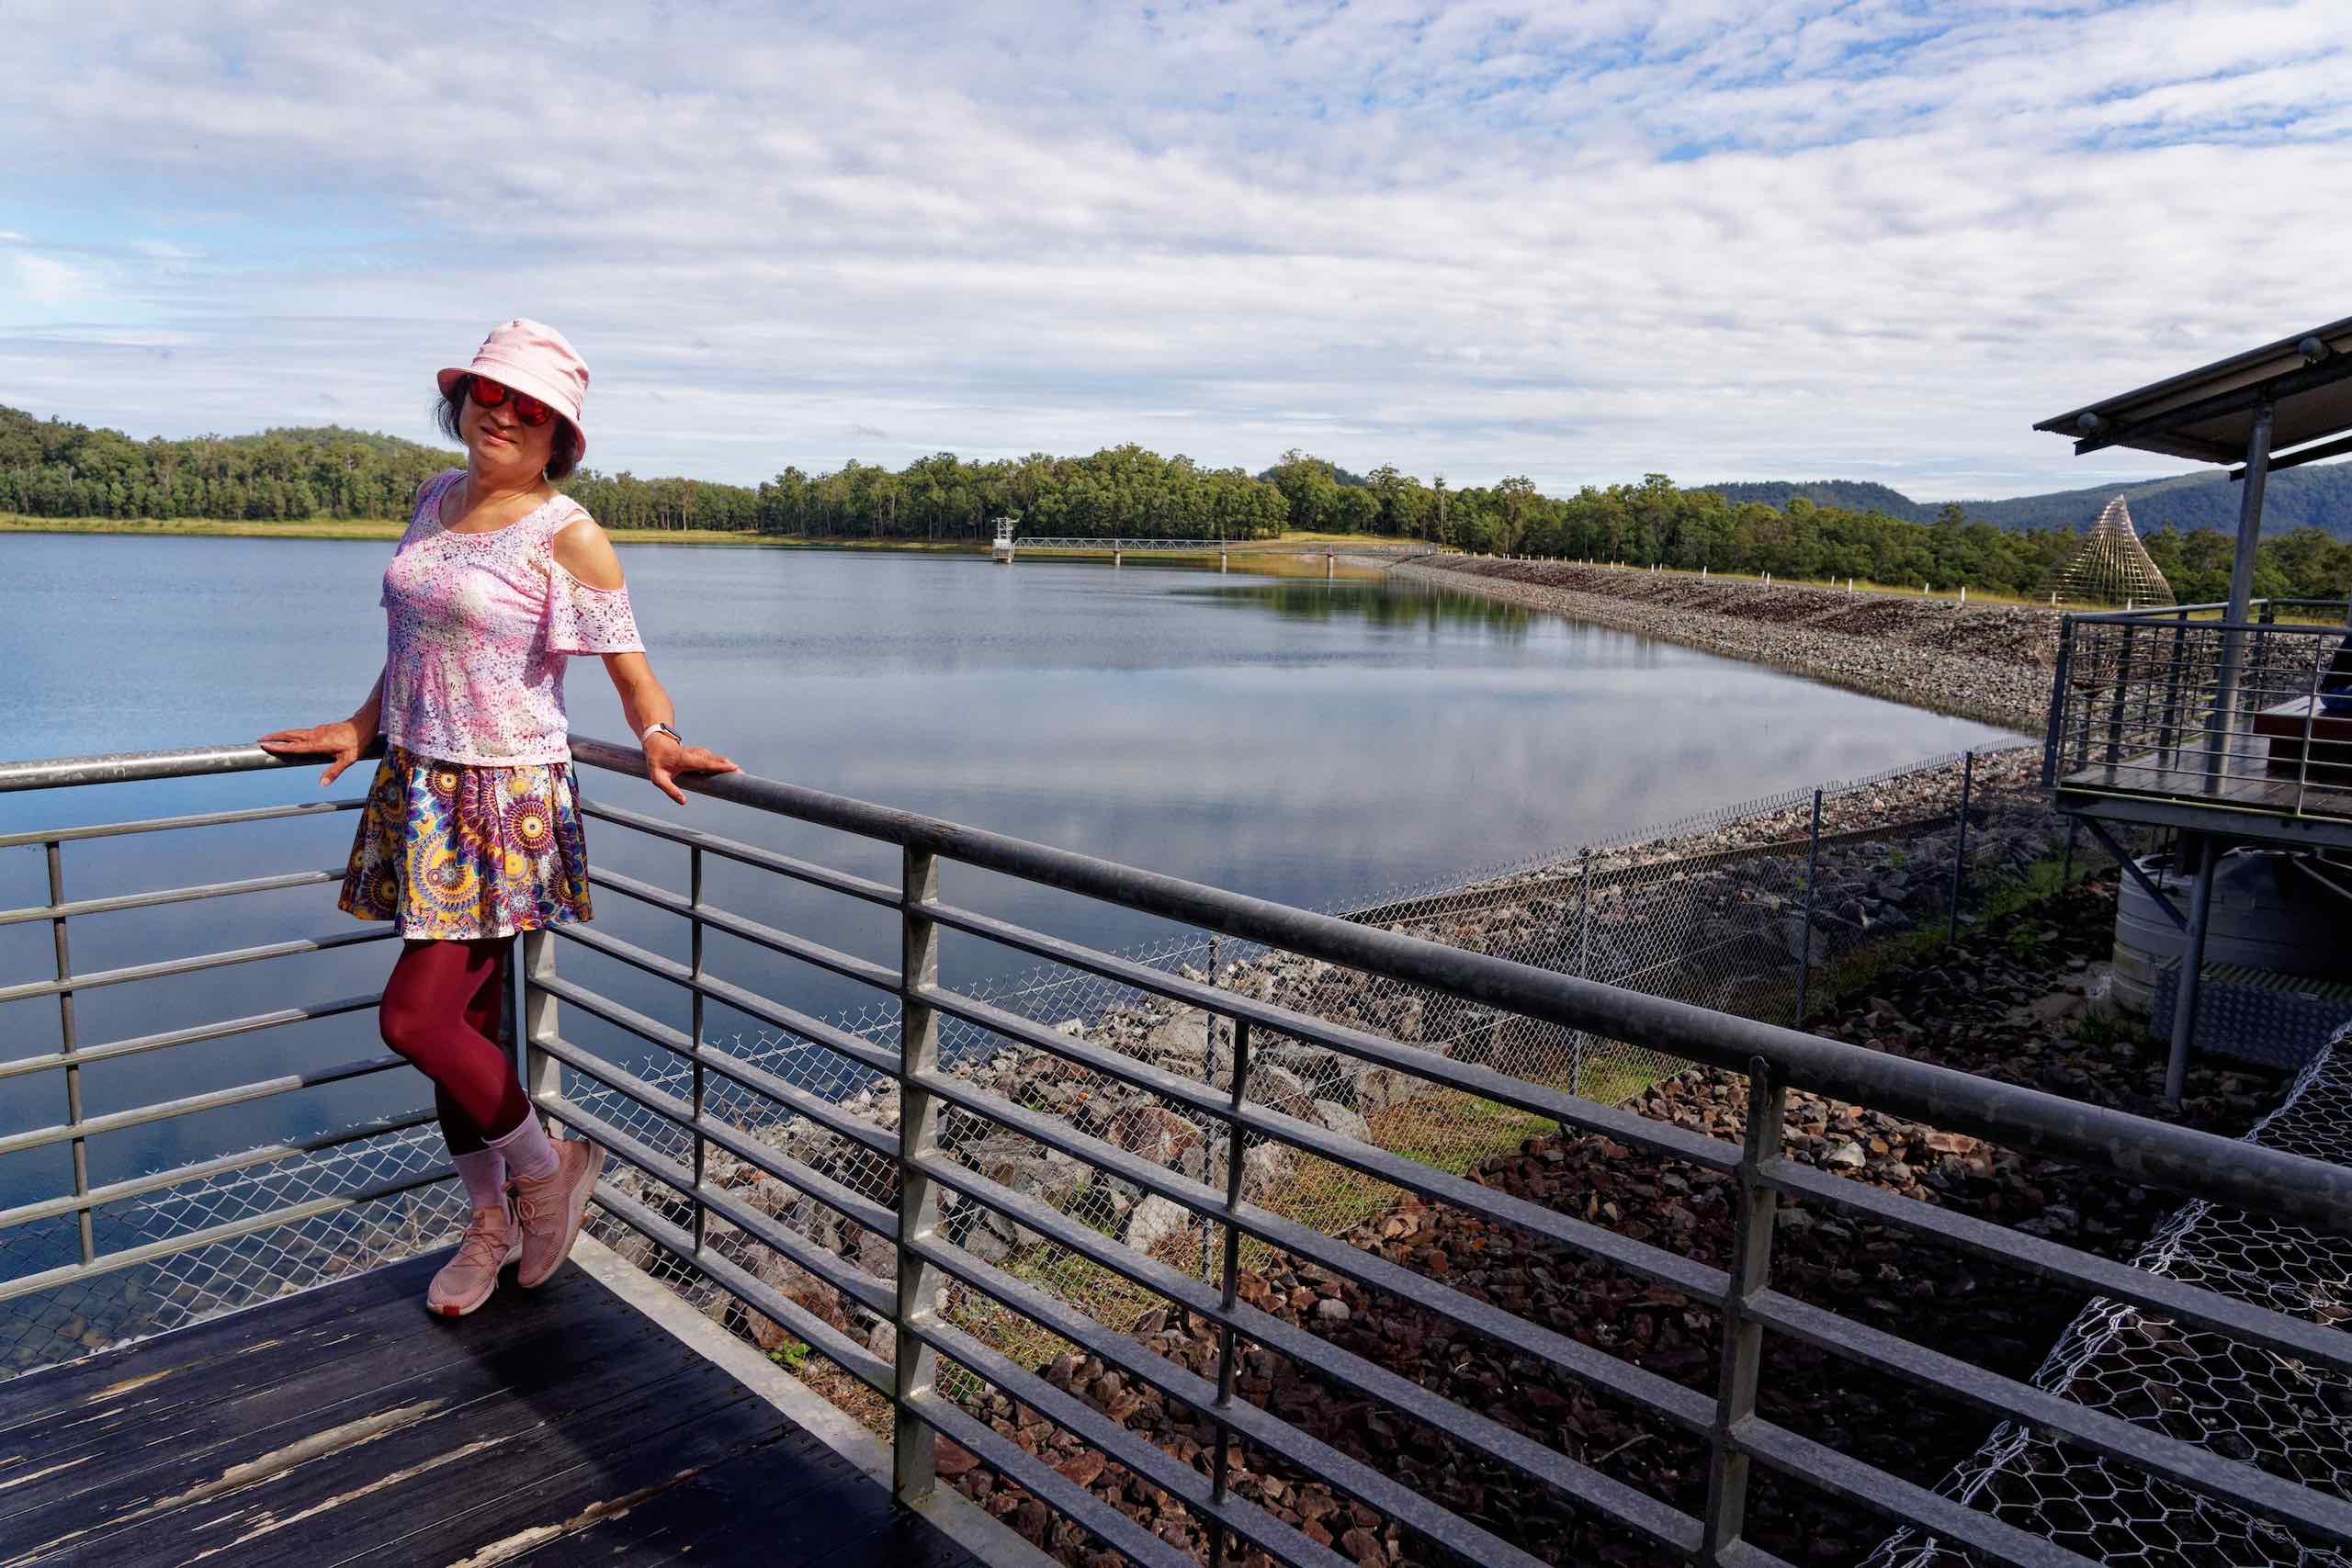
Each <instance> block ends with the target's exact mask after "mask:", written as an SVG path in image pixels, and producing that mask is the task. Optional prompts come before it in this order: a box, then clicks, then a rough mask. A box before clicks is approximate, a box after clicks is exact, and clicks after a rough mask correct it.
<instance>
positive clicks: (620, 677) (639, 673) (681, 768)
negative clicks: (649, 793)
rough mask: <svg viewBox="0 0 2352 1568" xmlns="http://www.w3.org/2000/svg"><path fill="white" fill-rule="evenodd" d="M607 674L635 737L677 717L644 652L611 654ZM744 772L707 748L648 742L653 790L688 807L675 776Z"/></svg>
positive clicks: (659, 738)
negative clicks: (681, 774) (651, 725)
mask: <svg viewBox="0 0 2352 1568" xmlns="http://www.w3.org/2000/svg"><path fill="white" fill-rule="evenodd" d="M604 660H605V673H606V674H607V675H610V676H611V677H612V678H613V690H614V691H616V692H617V693H619V694H620V699H621V712H622V713H623V714H625V715H626V716H628V729H629V733H630V734H631V735H638V736H642V735H643V734H644V733H645V727H646V726H647V725H650V724H668V723H669V722H671V720H672V718H673V716H674V712H675V710H673V708H672V707H671V705H670V694H669V693H667V692H665V691H663V690H662V682H660V681H658V680H656V679H655V678H654V675H653V666H652V664H651V663H650V662H649V661H648V660H647V659H646V657H645V655H643V654H641V653H607V654H605V656H604ZM742 771H743V770H742V769H741V768H739V767H737V766H736V765H735V764H734V763H732V762H730V761H728V760H727V759H726V758H724V757H722V756H720V755H719V754H718V752H716V751H713V750H710V749H709V748H708V747H707V746H685V745H681V744H680V743H679V742H677V741H675V740H673V739H671V738H670V737H668V736H667V735H656V736H654V737H653V738H652V739H650V740H649V741H647V742H646V743H645V773H646V776H647V777H648V778H650V779H651V780H652V781H653V787H654V788H655V789H658V790H660V791H661V792H662V794H663V795H668V796H669V797H670V798H671V799H672V800H674V801H676V802H677V803H678V804H679V805H681V806H684V804H685V803H686V795H685V792H684V790H682V789H680V788H679V787H678V786H677V784H674V783H673V782H672V778H671V775H672V774H673V773H741V772H742Z"/></svg>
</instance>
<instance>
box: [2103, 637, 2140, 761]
mask: <svg viewBox="0 0 2352 1568" xmlns="http://www.w3.org/2000/svg"><path fill="white" fill-rule="evenodd" d="M2139 629H2140V628H2139V627H2138V626H2135V625H2132V624H2131V623H2130V622H2126V623H2125V624H2124V627H2123V651H2122V653H2121V655H2120V657H2119V658H2118V659H2117V660H2116V664H2115V696H2114V698H2113V700H2112V701H2110V702H2109V704H2108V706H2107V765H2108V766H2109V767H2110V768H2112V767H2114V766H2115V765H2116V764H2117V763H2119V762H2120V761H2122V760H2123V705H2124V703H2125V702H2126V701H2127V700H2128V699H2129V698H2130V695H2131V640H2132V637H2131V634H2132V633H2134V632H2136V631H2138V630H2139Z"/></svg>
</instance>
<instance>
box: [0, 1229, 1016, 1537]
mask: <svg viewBox="0 0 2352 1568" xmlns="http://www.w3.org/2000/svg"><path fill="white" fill-rule="evenodd" d="M583 1251H589V1252H592V1253H593V1252H596V1251H601V1249H594V1245H593V1244H587V1245H586V1246H585V1247H583ZM446 1256H447V1254H446V1253H435V1255H433V1256H432V1257H430V1258H420V1259H416V1260H414V1261H412V1262H407V1263H401V1264H398V1265H394V1266H392V1267H390V1268H386V1269H378V1270H376V1271H374V1272H372V1273H368V1274H366V1275H363V1276H361V1277H359V1278H357V1279H355V1280H347V1281H345V1282H342V1283H339V1284H334V1285H330V1286H326V1287H323V1288H322V1289H319V1290H314V1291H310V1292H304V1293H302V1294H300V1295H296V1296H290V1297H288V1298H286V1299H284V1300H282V1301H279V1302H276V1303H270V1304H269V1305H266V1306H262V1307H256V1308H254V1309H252V1310H250V1311H246V1312H242V1313H237V1314H232V1315H230V1316H227V1317H223V1318H218V1319H215V1320H213V1321H211V1322H209V1323H204V1324H199V1325H196V1326H194V1327H190V1328H184V1329H179V1330H176V1331H175V1332H173V1333H169V1334H164V1335H161V1336H159V1337H155V1338H153V1339H149V1340H146V1341H144V1342H142V1343H140V1344H136V1345H131V1346H128V1347H125V1348H121V1349H119V1350H114V1351H110V1352H107V1353H105V1354H102V1355H98V1356H94V1357H91V1358H89V1359H85V1360H82V1361H77V1362H74V1363H73V1364H71V1365H69V1366H63V1367H58V1368H54V1369H52V1370H50V1371H41V1372H37V1373H32V1374H29V1375H28V1376H25V1377H20V1378H17V1379H16V1380H14V1381H13V1382H6V1383H0V1438H5V1444H4V1446H0V1562H5V1563H6V1564H11V1565H13V1564H18V1563H25V1564H31V1563H66V1562H71V1563H77V1564H79V1563H140V1564H165V1563H171V1564H181V1563H190V1562H197V1561H198V1560H199V1559H201V1560H204V1561H207V1562H217V1563H222V1564H245V1563H277V1562H285V1563H300V1564H302V1565H304V1568H327V1565H329V1564H338V1563H388V1564H389V1563H412V1562H431V1563H435V1564H449V1565H452V1568H460V1565H461V1568H491V1565H492V1564H505V1563H516V1562H526V1563H530V1564H534V1565H537V1564H540V1563H569V1562H581V1561H584V1560H586V1559H588V1558H590V1557H593V1558H594V1560H595V1561H596V1562H605V1563H642V1562H673V1561H676V1560H679V1559H681V1558H689V1559H690V1560H691V1561H693V1562H708V1563H752V1562H757V1563H762V1564H781V1563H810V1564H814V1563H823V1564H828V1565H840V1568H853V1565H857V1564H865V1563H875V1564H890V1565H893V1568H898V1565H906V1568H933V1565H936V1568H962V1565H964V1564H976V1563H978V1562H980V1561H981V1560H980V1559H979V1558H978V1557H975V1556H973V1555H972V1554H971V1552H970V1551H967V1550H966V1549H965V1548H964V1547H963V1546H961V1545H959V1544H958V1543H957V1541H956V1540H953V1539H951V1538H950V1536H949V1535H948V1534H947V1533H946V1532H945V1531H944V1530H943V1529H940V1528H939V1525H938V1524H937V1523H934V1522H933V1519H932V1518H930V1517H925V1515H927V1514H930V1513H932V1512H933V1509H932V1508H930V1507H928V1506H927V1507H926V1510H925V1514H924V1515H919V1514H916V1513H913V1512H910V1511H909V1510H907V1509H905V1508H902V1507H899V1506H896V1505H895V1504H894V1503H893V1501H892V1500H891V1497H890V1495H889V1492H888V1487H887V1486H886V1485H885V1484H882V1483H879V1482H877V1481H876V1479H875V1478H874V1477H873V1476H872V1475H871V1474H869V1473H868V1472H867V1471H866V1470H865V1469H864V1468H861V1466H860V1465H859V1464H858V1463H856V1462H853V1459H852V1458H850V1457H845V1455H844V1454H843V1453H842V1452H841V1451H839V1450H838V1449H837V1447H836V1444H837V1443H838V1442H839V1437H838V1434H837V1433H836V1435H835V1436H834V1437H833V1438H832V1439H831V1440H829V1439H828V1438H827V1437H825V1436H820V1435H819V1434H817V1433H814V1432H812V1431H811V1430H809V1427H808V1426H805V1425H803V1424H802V1423H801V1422H800V1421H798V1420H796V1419H794V1418H793V1416H791V1415H788V1414H787V1413H786V1409H784V1408H779V1405H778V1404H776V1403H772V1402H771V1398H770V1397H764V1396H763V1393H761V1392H755V1390H754V1389H753V1388H752V1386H750V1385H749V1384H748V1383H747V1382H745V1381H743V1380H742V1379H740V1378H739V1377H738V1376H736V1375H735V1374H734V1373H732V1372H730V1371H729V1370H727V1368H726V1367H724V1366H722V1365H720V1364H719V1362H718V1360H714V1359H712V1358H711V1356H710V1355H707V1354H706V1349H707V1348H708V1347H707V1346H698V1345H696V1344H695V1343H690V1342H689V1341H690V1340H692V1339H694V1338H695V1335H694V1333H693V1332H692V1328H693V1326H695V1325H699V1326H702V1327H709V1325H703V1324H701V1323H700V1320H699V1319H691V1309H686V1308H683V1307H681V1308H680V1309H679V1310H680V1311H681V1312H684V1313H685V1314H687V1316H688V1318H689V1319H691V1323H690V1325H689V1327H688V1328H686V1329H684V1330H681V1329H679V1328H677V1327H674V1326H673V1327H667V1328H665V1327H664V1326H663V1325H662V1324H659V1323H657V1322H656V1321H654V1317H652V1316H649V1315H648V1313H647V1312H646V1311H640V1309H639V1305H638V1304H637V1303H636V1302H634V1301H632V1300H631V1299H628V1298H629V1297H630V1296H632V1295H641V1292H635V1291H631V1290H630V1289H629V1287H628V1285H627V1284H626V1283H620V1282H618V1281H619V1279H620V1276H618V1275H617V1274H615V1273H614V1272H613V1270H612V1269H599V1268H597V1267H596V1265H595V1263H594V1259H593V1256H592V1258H591V1259H590V1261H589V1263H588V1266H587V1267H585V1268H583V1267H571V1268H566V1269H563V1270H562V1271H561V1272H560V1273H559V1274H558V1275H557V1276H556V1278H555V1279H553V1280H549V1281H548V1283H547V1284H546V1285H545V1286H543V1287H541V1288H540V1289H539V1290H537V1291H528V1292H526V1291H521V1290H517V1289H515V1288H514V1286H513V1284H512V1281H511V1280H510V1281H509V1282H508V1283H507V1285H506V1286H505V1287H503V1288H502V1289H501V1290H500V1292H498V1294H497V1295H496V1296H495V1297H494V1298H492V1301H491V1303H489V1305H487V1306H486V1307H484V1308H483V1309H482V1310H481V1312H479V1313H477V1314H474V1315H473V1316H471V1317H469V1318H467V1319H464V1320H462V1321H460V1322H457V1323H449V1322H444V1321H439V1320H436V1319H434V1318H431V1317H428V1316H427V1315H426V1314H425V1313H424V1307H423V1296H424V1285H425V1281H426V1280H428V1279H429V1278H430V1277H431V1275H432V1272H433V1269H435V1267H437V1266H438V1264H439V1263H440V1262H441V1260H442V1258H444V1257H446ZM618 1267H620V1268H622V1269H626V1266H625V1265H620V1266H618ZM592 1269H593V1270H594V1272H592V1271H591V1270H592ZM607 1278H610V1279H614V1280H616V1283H615V1284H612V1285H608V1284H606V1283H605V1279H607ZM644 1289H648V1290H651V1291H654V1292H659V1290H660V1288H659V1287H658V1286H654V1285H651V1284H650V1281H648V1282H647V1283H646V1285H645V1287H644ZM653 1311H654V1314H655V1315H657V1316H666V1315H667V1314H664V1313H662V1311H661V1310H660V1309H659V1308H655V1309H653ZM709 1331H710V1333H711V1334H714V1335H719V1337H720V1338H721V1339H724V1338H725V1337H724V1336H723V1335H720V1334H719V1331H718V1330H717V1329H716V1328H715V1327H709ZM729 1343H731V1341H730V1342H729ZM741 1353H742V1354H744V1355H747V1356H754V1357H755V1355H756V1353H755V1352H751V1351H750V1350H749V1349H748V1348H743V1349H742V1352H741ZM720 1355H721V1357H722V1359H723V1358H724V1356H725V1352H724V1350H723V1349H722V1350H721V1351H720ZM775 1375H776V1377H777V1378H779V1379H780V1378H782V1374H781V1373H777V1374H775ZM786 1381H788V1380H786ZM797 1386H798V1385H797V1384H794V1385H793V1387H794V1388H796V1389H797ZM800 1397H802V1398H804V1399H808V1400H813V1398H814V1396H813V1395H808V1394H806V1393H802V1394H801V1395H800ZM788 1398H789V1396H787V1400H788ZM823 1415H824V1416H831V1411H830V1409H829V1408H828V1409H826V1410H825V1411H824V1413H823ZM816 1420H817V1423H818V1424H819V1425H825V1424H827V1423H826V1422H825V1421H824V1419H823V1416H819V1417H816ZM831 1424H832V1425H834V1426H835V1427H839V1426H841V1425H843V1424H845V1418H836V1419H835V1420H834V1421H833V1422H832V1423H831ZM885 1463H886V1464H887V1461H885ZM960 1503H961V1500H960V1499H953V1500H952V1501H951V1503H950V1506H951V1508H952V1507H954V1506H957V1505H960ZM967 1512H968V1510H967ZM951 1528H955V1527H953V1526H951ZM969 1528H970V1527H969V1523H968V1522H967V1523H965V1524H964V1526H963V1528H961V1529H958V1534H966V1533H967V1530H968V1529H969ZM981 1528H982V1529H992V1528H994V1527H990V1526H986V1525H983V1526H982V1527H981ZM967 1539H969V1537H968V1535H967ZM1008 1539H1010V1538H1009V1537H1008ZM990 1555H991V1556H992V1557H995V1556H997V1554H996V1553H994V1552H991V1554H990Z"/></svg>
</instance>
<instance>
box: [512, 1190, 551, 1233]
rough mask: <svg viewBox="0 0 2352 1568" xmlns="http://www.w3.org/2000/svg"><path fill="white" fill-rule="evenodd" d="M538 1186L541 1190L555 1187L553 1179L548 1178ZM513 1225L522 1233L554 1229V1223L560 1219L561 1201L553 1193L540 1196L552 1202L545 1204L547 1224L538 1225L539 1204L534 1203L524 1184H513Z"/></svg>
mask: <svg viewBox="0 0 2352 1568" xmlns="http://www.w3.org/2000/svg"><path fill="white" fill-rule="evenodd" d="M540 1185H541V1186H542V1187H543V1188H551V1187H553V1186H554V1185H555V1182H554V1180H553V1179H552V1178H550V1179H548V1180H547V1181H545V1182H542V1183H541V1184H540ZM514 1191H515V1228H516V1229H518V1230H523V1231H545V1230H549V1229H552V1228H554V1222H557V1221H560V1219H561V1218H562V1216H563V1200H562V1199H561V1198H560V1197H559V1196H557V1195H556V1194H555V1193H553V1192H547V1193H544V1194H542V1196H543V1197H545V1198H548V1199H552V1200H553V1201H551V1202H548V1203H547V1204H546V1211H547V1218H548V1221H549V1224H548V1225H545V1226H542V1225H541V1224H539V1220H540V1209H541V1205H540V1203H539V1202H537V1201H534V1199H533V1195H532V1194H531V1192H530V1191H529V1190H527V1189H526V1186H525V1184H524V1183H522V1182H520V1181H517V1182H516V1183H515V1188H514Z"/></svg>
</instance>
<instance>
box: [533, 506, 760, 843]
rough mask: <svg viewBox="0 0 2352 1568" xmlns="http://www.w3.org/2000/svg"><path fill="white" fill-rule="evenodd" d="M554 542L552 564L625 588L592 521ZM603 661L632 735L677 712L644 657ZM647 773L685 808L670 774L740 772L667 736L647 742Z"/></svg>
mask: <svg viewBox="0 0 2352 1568" xmlns="http://www.w3.org/2000/svg"><path fill="white" fill-rule="evenodd" d="M553 544H554V549H555V558H556V564H557V565H559V566H560V567H562V568H563V570H566V571H568V572H570V573H571V575H572V576H574V577H576V578H578V579H579V580H580V581H582V582H584V583H586V584H587V585H588V586H589V587H591V588H594V589H599V590H602V591H603V592H607V593H609V592H613V591H614V590H616V589H617V588H620V587H622V586H624V583H623V581H622V578H621V558H620V554H619V552H618V551H616V550H615V549H614V548H613V542H612V540H610V539H608V538H606V537H605V531H604V530H603V529H602V528H599V527H598V526H596V525H595V524H594V522H593V521H590V520H588V519H586V518H582V520H581V521H579V522H577V523H574V524H572V525H570V526H569V527H567V528H564V529H563V530H561V531H560V532H559V533H558V534H557V535H556V536H555V539H554V541H553ZM602 658H603V659H604V660H605V673H606V674H607V675H610V676H611V677H612V678H613V690H614V691H615V692H616V693H618V694H620V699H621V712H622V713H623V714H624V715H626V716H628V729H629V733H630V734H631V735H635V736H639V737H642V736H643V735H644V734H645V730H646V727H647V726H648V725H654V724H668V723H670V722H671V721H672V719H673V717H674V716H675V710H674V709H673V708H672V707H671V705H670V694H669V693H667V692H665V691H663V690H662V682H660V681H658V680H656V679H655V678H654V674H653V665H652V663H651V661H650V660H648V659H647V658H646V657H645V655H644V654H642V653H634V652H632V653H607V654H604V655H602ZM645 772H646V776H647V777H648V778H650V779H651V780H652V781H653V787H654V788H656V789H658V790H660V791H661V792H662V794H663V795H668V796H669V797H670V798H671V799H672V800H674V801H676V802H677V803H678V804H679V805H681V806H684V804H685V803H686V795H685V792H684V790H682V789H680V788H679V787H678V786H677V784H676V783H675V782H674V780H673V776H672V775H673V774H676V773H741V772H742V770H741V768H738V767H737V766H736V765H735V764H734V763H732V762H730V761H728V760H727V759H726V758H724V757H722V756H720V755H719V754H718V752H716V751H713V750H710V749H709V748H708V747H705V746H684V745H681V744H679V743H678V742H677V741H675V740H673V739H671V738H670V737H669V736H667V735H657V736H655V737H653V739H651V740H650V741H648V742H646V743H645Z"/></svg>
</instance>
